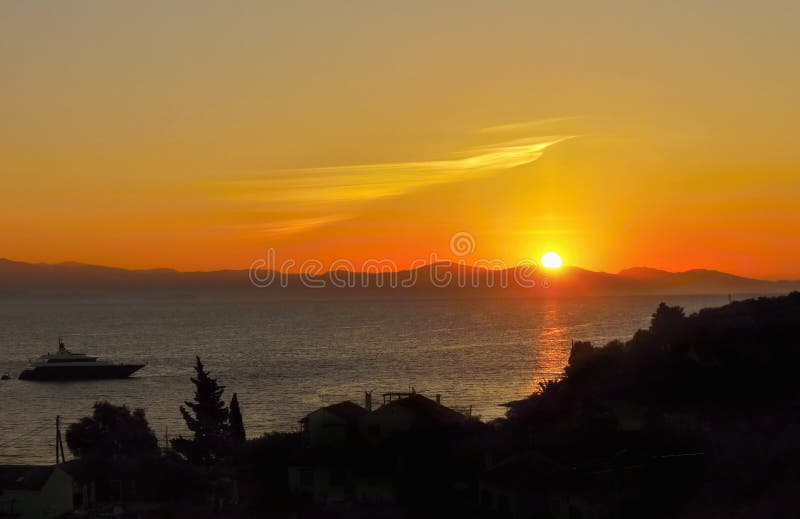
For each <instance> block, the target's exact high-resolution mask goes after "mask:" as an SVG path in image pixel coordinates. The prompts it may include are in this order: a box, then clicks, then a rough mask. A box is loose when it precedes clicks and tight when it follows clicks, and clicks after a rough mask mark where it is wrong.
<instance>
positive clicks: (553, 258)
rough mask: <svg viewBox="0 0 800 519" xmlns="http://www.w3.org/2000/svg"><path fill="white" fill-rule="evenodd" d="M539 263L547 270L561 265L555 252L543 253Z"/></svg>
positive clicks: (559, 258)
mask: <svg viewBox="0 0 800 519" xmlns="http://www.w3.org/2000/svg"><path fill="white" fill-rule="evenodd" d="M540 262H541V264H542V266H543V267H545V268H548V269H557V268H559V267H560V266H561V264H562V263H563V262H562V261H561V256H559V255H558V253H557V252H545V253H544V255H543V256H542V259H541V260H540Z"/></svg>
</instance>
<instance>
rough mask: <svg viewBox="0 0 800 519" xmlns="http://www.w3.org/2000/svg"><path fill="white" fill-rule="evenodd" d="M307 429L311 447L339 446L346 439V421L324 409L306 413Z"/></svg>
mask: <svg viewBox="0 0 800 519" xmlns="http://www.w3.org/2000/svg"><path fill="white" fill-rule="evenodd" d="M307 431H308V438H309V441H310V443H311V446H313V447H318V446H323V445H325V446H331V447H341V446H343V445H344V444H345V442H346V441H347V432H348V431H347V421H346V420H344V419H342V418H340V417H338V416H336V415H334V414H331V413H329V412H327V411H326V410H325V409H317V410H316V411H314V412H313V413H311V414H310V415H308V425H307Z"/></svg>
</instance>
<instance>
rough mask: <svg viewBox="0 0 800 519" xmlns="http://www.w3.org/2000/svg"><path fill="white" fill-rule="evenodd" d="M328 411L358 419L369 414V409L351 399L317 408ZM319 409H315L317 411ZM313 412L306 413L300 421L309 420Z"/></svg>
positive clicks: (349, 418) (343, 416)
mask: <svg viewBox="0 0 800 519" xmlns="http://www.w3.org/2000/svg"><path fill="white" fill-rule="evenodd" d="M323 410H324V411H326V412H328V413H330V414H332V415H334V416H338V417H339V418H343V419H345V420H351V419H356V418H358V417H359V416H362V415H365V414H367V412H368V411H367V410H366V409H364V408H363V407H361V406H360V405H358V404H356V403H353V402H351V401H349V400H345V401H344V402H339V403H338V404H333V405H329V406H327V407H322V408H320V409H317V411H323ZM317 411H314V412H315V413H316V412H317ZM311 414H312V413H309V414H308V415H306V416H305V417H304V418H303V419H302V420H300V422H306V421H308V417H309V416H310V415H311Z"/></svg>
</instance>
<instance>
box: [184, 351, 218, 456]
mask: <svg viewBox="0 0 800 519" xmlns="http://www.w3.org/2000/svg"><path fill="white" fill-rule="evenodd" d="M194 369H195V371H196V372H197V376H196V377H192V379H191V380H192V383H193V384H194V385H195V394H194V402H188V401H187V402H184V403H185V404H186V407H188V409H186V407H184V406H180V411H181V414H182V415H183V419H184V420H185V421H186V426H187V427H188V428H189V430H190V431H192V432H193V433H194V439H193V440H188V439H184V438H177V439H175V440H173V441H172V447H173V448H174V449H175V450H176V451H178V452H179V453H181V454H183V455H184V456H186V458H187V459H188V460H189V461H192V462H195V463H201V464H204V465H210V464H212V463H214V462H216V461H218V460H220V459H221V458H223V457H224V456H225V454H226V450H227V449H226V448H227V446H228V438H229V434H230V433H229V426H228V409H227V408H226V407H225V402H223V400H222V392H223V391H224V390H225V386H220V385H219V384H217V380H216V379H214V378H212V377H211V376H210V375H209V373H208V372H207V371H205V370H204V369H203V363H202V362H201V361H200V357H197V364H196V365H195V368H194Z"/></svg>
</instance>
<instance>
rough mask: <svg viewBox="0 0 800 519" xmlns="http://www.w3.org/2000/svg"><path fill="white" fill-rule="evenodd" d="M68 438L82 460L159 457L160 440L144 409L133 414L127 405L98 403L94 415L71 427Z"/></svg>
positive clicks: (68, 441) (70, 448)
mask: <svg viewBox="0 0 800 519" xmlns="http://www.w3.org/2000/svg"><path fill="white" fill-rule="evenodd" d="M66 438H67V446H68V447H69V450H70V451H71V452H72V453H73V454H74V455H75V456H77V457H79V458H82V459H87V458H91V459H96V460H100V461H109V460H112V459H116V458H120V457H126V458H142V457H156V456H158V455H159V449H158V441H157V440H156V435H155V433H153V430H152V429H150V426H149V425H148V423H147V419H146V418H145V415H144V410H143V409H135V410H134V411H133V412H132V413H131V411H130V409H128V407H127V406H124V405H123V406H115V405H112V404H110V403H108V402H96V403H95V404H94V412H93V413H92V416H91V417H88V416H87V417H84V418H81V420H80V421H78V422H76V423H73V424H72V425H70V426H69V428H67V434H66Z"/></svg>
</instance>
